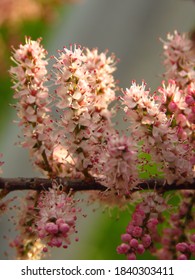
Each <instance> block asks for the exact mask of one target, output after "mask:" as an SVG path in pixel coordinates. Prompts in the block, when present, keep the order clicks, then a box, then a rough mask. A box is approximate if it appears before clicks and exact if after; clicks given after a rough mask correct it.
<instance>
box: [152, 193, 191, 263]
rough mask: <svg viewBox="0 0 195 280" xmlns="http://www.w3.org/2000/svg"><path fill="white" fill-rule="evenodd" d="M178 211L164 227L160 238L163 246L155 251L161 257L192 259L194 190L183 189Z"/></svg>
mask: <svg viewBox="0 0 195 280" xmlns="http://www.w3.org/2000/svg"><path fill="white" fill-rule="evenodd" d="M181 195H182V201H181V204H180V205H179V207H178V209H177V211H176V209H174V213H173V214H171V216H170V219H169V221H168V223H169V227H167V228H164V229H163V232H162V237H161V240H160V243H161V246H162V248H161V249H159V250H157V251H156V252H155V255H156V256H157V257H158V258H159V259H169V260H171V259H179V260H185V259H190V257H191V256H193V255H195V235H194V233H193V232H194V228H195V222H194V213H195V212H194V201H195V194H194V191H183V192H182V194H181Z"/></svg>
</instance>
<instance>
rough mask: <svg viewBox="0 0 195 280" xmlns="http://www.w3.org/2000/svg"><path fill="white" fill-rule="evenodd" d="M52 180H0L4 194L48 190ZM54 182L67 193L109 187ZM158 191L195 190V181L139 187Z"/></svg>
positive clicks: (149, 182)
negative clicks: (18, 191)
mask: <svg viewBox="0 0 195 280" xmlns="http://www.w3.org/2000/svg"><path fill="white" fill-rule="evenodd" d="M52 181H53V180H52V179H46V178H0V189H2V192H3V193H9V192H12V191H17V190H36V191H41V190H48V189H49V188H51V187H52ZM54 181H56V182H57V184H61V185H62V186H63V187H64V188H65V190H66V191H69V190H70V189H72V190H73V191H75V192H76V191H90V190H96V191H105V190H107V187H105V186H104V185H102V184H101V183H99V182H97V181H95V180H94V181H93V180H91V181H82V180H70V179H67V178H56V179H55V180H54ZM151 189H153V190H158V191H159V192H167V191H173V190H195V180H194V181H193V182H192V183H185V184H179V185H177V184H176V183H173V184H170V185H168V184H167V183H164V181H163V180H159V179H156V180H155V179H154V180H146V181H144V182H142V183H140V184H138V185H137V188H136V189H133V190H132V192H134V191H138V190H151Z"/></svg>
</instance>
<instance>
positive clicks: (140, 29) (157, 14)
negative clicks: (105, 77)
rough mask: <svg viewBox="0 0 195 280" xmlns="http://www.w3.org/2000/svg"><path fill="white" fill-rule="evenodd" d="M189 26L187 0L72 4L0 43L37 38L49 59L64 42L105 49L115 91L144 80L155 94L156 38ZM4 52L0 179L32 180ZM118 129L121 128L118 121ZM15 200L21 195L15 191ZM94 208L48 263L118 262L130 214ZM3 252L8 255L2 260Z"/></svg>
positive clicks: (193, 23) (191, 7)
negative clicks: (113, 59) (111, 57)
mask: <svg viewBox="0 0 195 280" xmlns="http://www.w3.org/2000/svg"><path fill="white" fill-rule="evenodd" d="M1 1H2V0H0V2H1ZM16 2H17V1H16ZM46 2H47V1H45V4H44V5H46V4H47V3H46ZM61 2H63V1H61ZM64 2H65V1H64ZM21 3H22V2H21ZM21 5H22V4H21ZM0 7H1V6H0ZM52 9H54V8H52ZM52 11H53V10H52ZM5 12H6V11H5ZM194 27H195V3H194V2H193V1H188V0H186V1H185V0H161V1H156V0H147V1H145V0H121V1H118V0H80V1H79V0H77V1H74V3H71V2H70V3H65V4H63V5H61V6H58V8H57V9H56V10H55V15H54V16H52V17H51V19H50V18H49V20H48V19H45V18H44V17H43V18H42V19H41V20H40V19H39V20H36V21H33V20H31V21H25V22H24V24H22V25H21V28H20V29H19V30H17V29H16V35H17V36H16V38H15V37H14V35H13V30H11V28H13V26H9V27H6V28H5V27H1V29H0V32H1V34H0V36H1V37H0V38H1V40H9V41H10V39H9V36H10V35H11V37H14V40H13V42H17V40H18V39H19V40H20V41H23V42H24V39H23V37H24V35H28V36H31V37H32V39H36V38H38V37H43V42H42V43H43V45H44V46H45V48H46V49H47V50H48V52H49V55H53V54H55V53H56V50H58V49H62V48H63V46H64V45H66V46H68V45H69V44H70V43H78V44H81V45H82V46H87V47H89V48H93V47H98V48H99V50H100V51H104V50H106V49H109V51H110V53H111V52H114V53H115V54H116V56H117V57H118V58H119V59H120V62H119V64H118V70H117V72H116V74H115V77H116V78H117V79H118V80H119V81H120V83H119V85H120V86H121V87H124V88H125V87H129V85H130V83H131V80H132V79H136V81H137V82H138V83H140V82H141V81H142V79H144V80H145V81H146V82H147V84H148V86H149V87H151V89H152V90H155V89H156V88H157V87H158V86H159V85H160V81H161V77H160V75H161V74H162V72H163V67H162V65H161V61H162V57H161V53H162V44H161V43H160V42H159V37H162V38H164V39H165V38H166V34H167V32H173V31H174V30H175V29H177V30H178V31H179V32H188V31H191V30H192V29H193V28H194ZM11 42H12V40H11ZM13 42H12V43H13ZM6 50H7V51H6V54H5V55H4V57H6V63H5V65H3V64H2V63H1V65H2V69H1V76H0V82H1V94H0V118H1V122H0V133H1V138H0V152H1V153H3V155H4V157H3V160H4V161H5V165H4V168H3V170H4V174H3V176H4V177H22V176H26V177H28V176H29V177H33V176H37V175H40V174H39V173H38V172H37V171H35V170H33V169H32V167H31V164H30V162H29V158H28V152H27V151H26V150H22V149H21V148H19V147H17V146H16V145H15V143H16V142H17V141H18V138H17V135H18V134H19V129H18V127H17V125H16V124H14V123H13V120H14V119H16V113H15V112H14V111H13V109H10V107H9V103H13V100H12V90H11V89H10V78H9V77H8V75H7V71H8V68H9V62H8V58H9V56H10V49H6ZM119 120H120V118H119ZM120 127H121V128H123V123H122V122H120ZM17 195H18V196H20V195H21V194H20V193H19V192H18V193H17ZM95 208H96V211H95V212H94V211H93V209H94V206H85V208H84V211H85V212H86V213H87V217H86V218H81V219H79V226H78V229H79V242H72V244H71V246H70V247H69V248H68V249H67V250H64V249H63V250H61V249H57V250H56V249H54V250H52V254H51V257H50V258H51V259H102V260H104V259H124V257H123V256H120V255H117V253H116V247H117V246H118V245H119V244H120V235H121V234H122V233H124V231H125V228H126V225H127V223H128V222H129V220H130V212H129V211H125V212H122V213H119V212H118V211H117V209H114V210H113V211H111V212H110V211H108V210H105V211H104V213H103V211H102V208H101V207H99V206H95ZM10 228H11V226H10V223H9V222H8V221H7V217H4V218H1V220H0V242H1V244H0V245H1V246H0V259H7V258H8V259H14V258H15V257H14V252H13V251H12V250H11V249H10V248H9V247H8V242H7V241H6V242H5V241H4V239H3V235H9V236H10V238H12V237H13V236H14V235H15V232H14V230H13V227H12V228H11V232H10V233H9V229H10ZM5 251H6V252H7V253H8V256H5V255H4V252H5ZM142 258H143V256H142ZM144 258H145V259H151V256H150V255H148V254H145V255H144Z"/></svg>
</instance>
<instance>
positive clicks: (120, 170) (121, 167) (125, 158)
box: [100, 134, 140, 206]
mask: <svg viewBox="0 0 195 280" xmlns="http://www.w3.org/2000/svg"><path fill="white" fill-rule="evenodd" d="M137 153H138V151H137V146H136V144H133V143H132V142H130V140H129V139H128V137H127V136H125V135H123V136H119V135H118V134H116V135H112V136H110V138H109V139H107V146H106V147H105V150H103V152H102V154H100V162H101V163H102V174H103V176H102V178H101V182H103V183H104V185H106V186H107V191H106V192H104V193H102V194H101V195H100V199H101V201H104V202H105V201H107V203H108V204H109V205H119V206H124V205H125V203H126V202H127V201H128V199H129V197H130V196H131V192H132V190H133V189H134V188H135V187H136V186H137V184H138V182H139V181H140V180H139V177H138V170H137V166H136V165H137V164H136V161H137Z"/></svg>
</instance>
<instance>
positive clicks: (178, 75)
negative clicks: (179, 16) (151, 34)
mask: <svg viewBox="0 0 195 280" xmlns="http://www.w3.org/2000/svg"><path fill="white" fill-rule="evenodd" d="M162 41H163V40H162ZM163 47H164V56H165V60H164V64H165V67H166V70H167V71H166V73H165V74H164V76H165V78H166V79H167V80H169V79H173V80H175V81H176V82H177V84H178V85H179V86H180V87H181V88H183V87H184V86H186V85H187V84H189V83H190V82H192V81H194V79H195V69H194V64H195V55H194V52H195V50H194V44H193V42H192V40H190V39H189V38H188V35H187V34H185V33H184V34H179V33H178V32H177V31H175V32H174V34H170V33H169V34H168V35H167V41H163Z"/></svg>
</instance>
